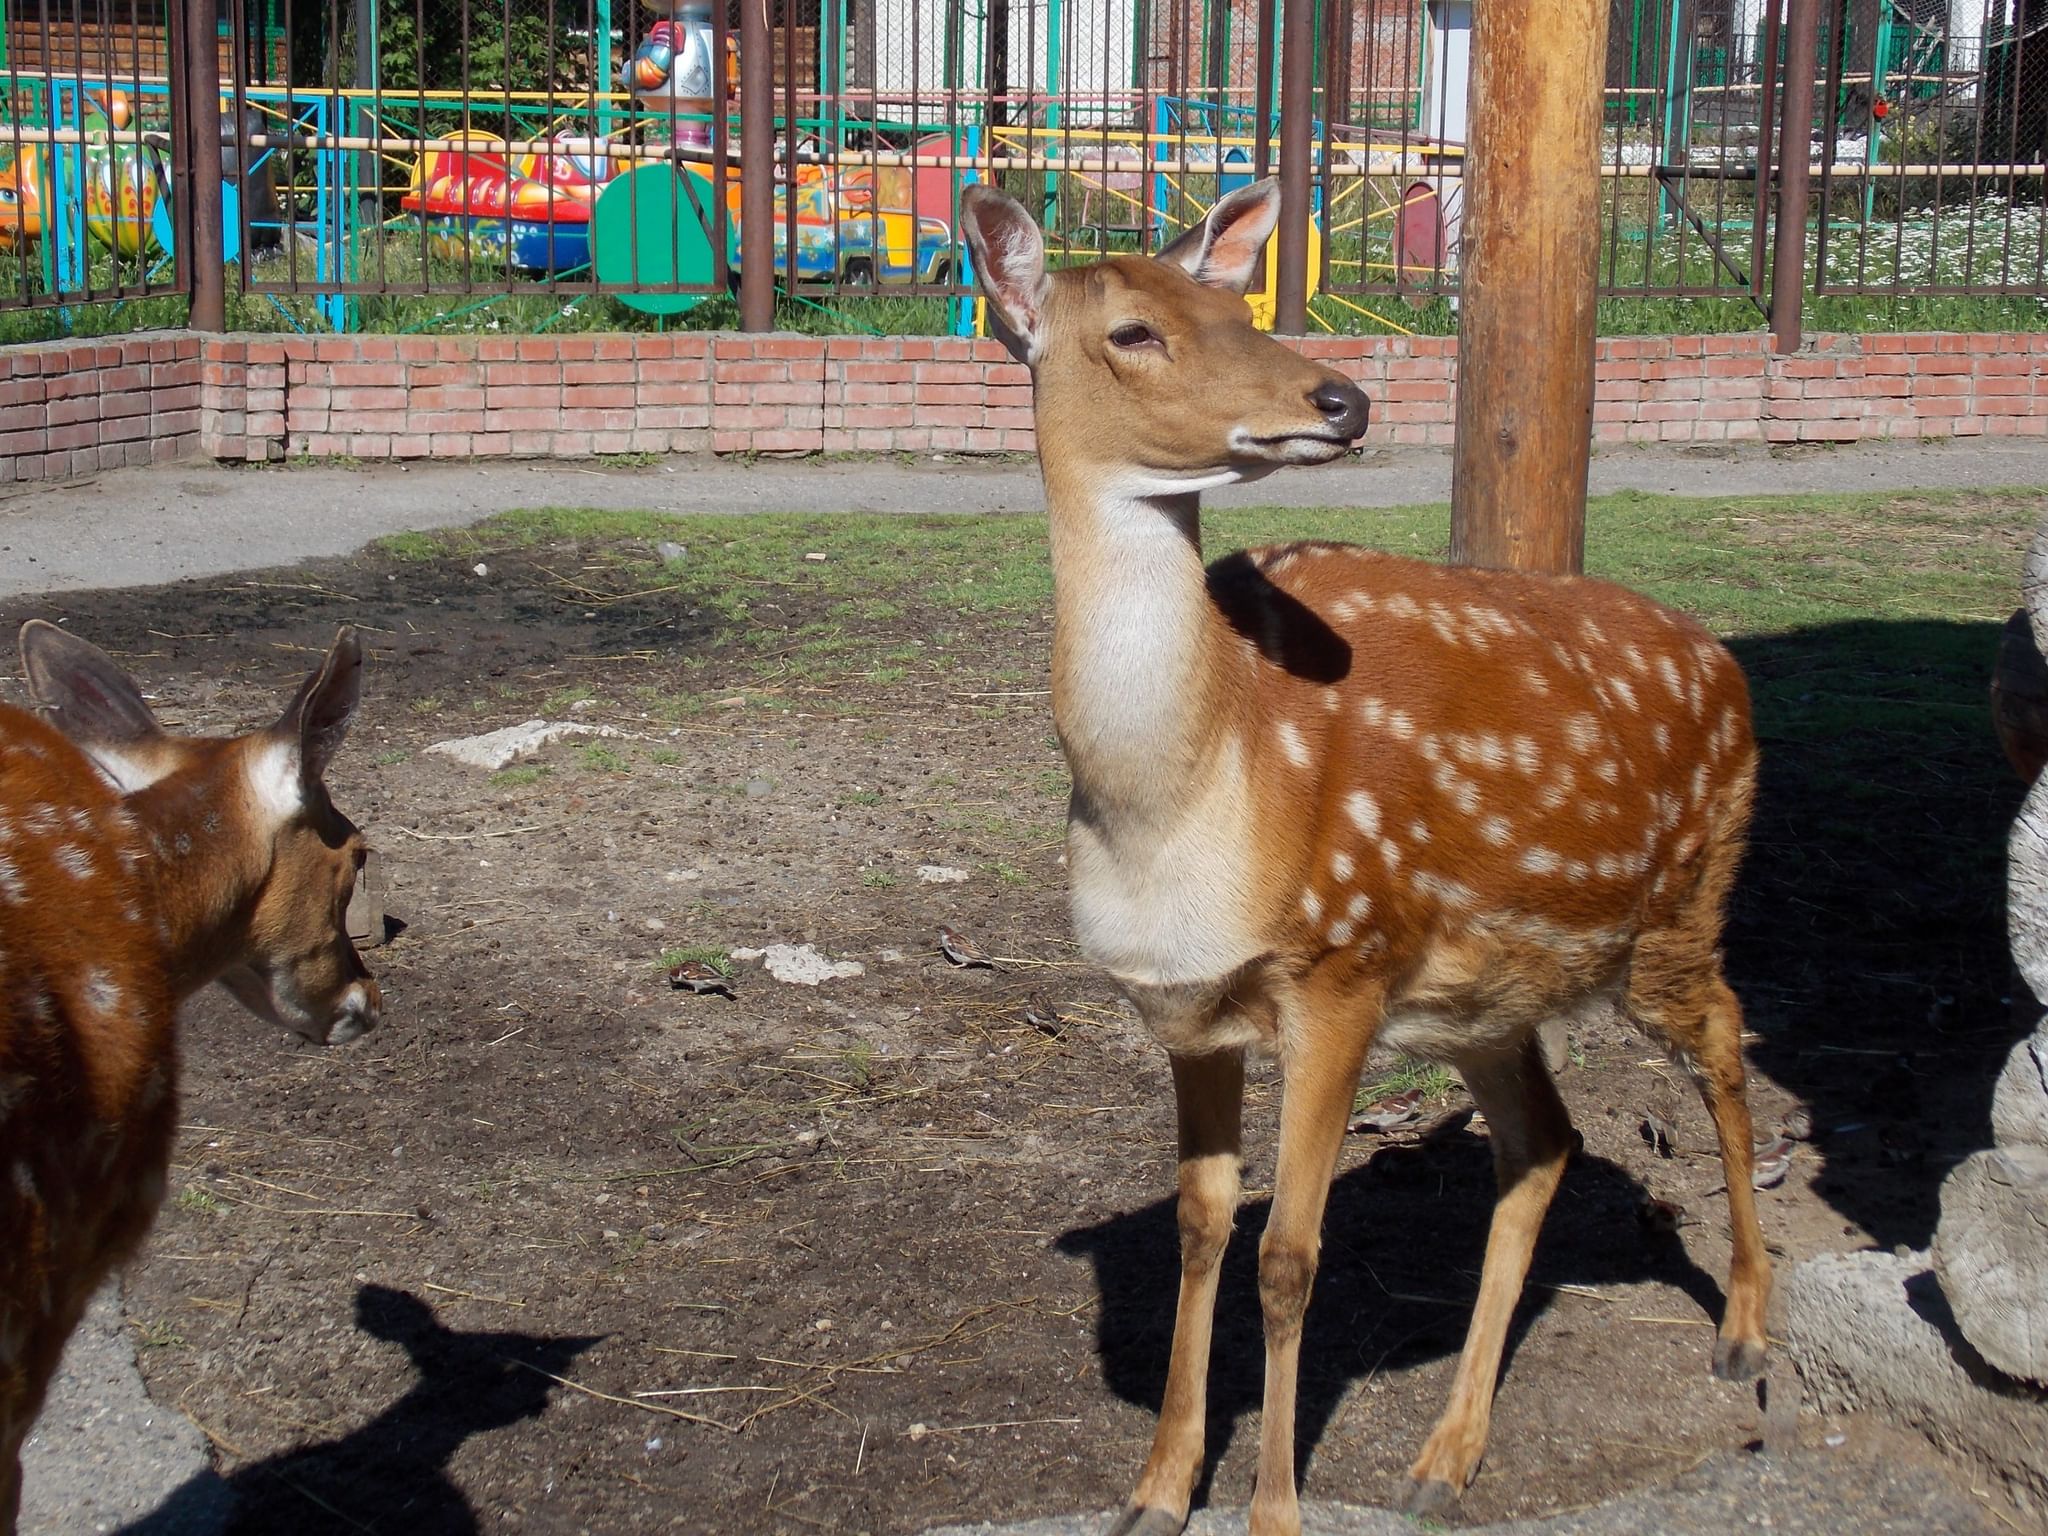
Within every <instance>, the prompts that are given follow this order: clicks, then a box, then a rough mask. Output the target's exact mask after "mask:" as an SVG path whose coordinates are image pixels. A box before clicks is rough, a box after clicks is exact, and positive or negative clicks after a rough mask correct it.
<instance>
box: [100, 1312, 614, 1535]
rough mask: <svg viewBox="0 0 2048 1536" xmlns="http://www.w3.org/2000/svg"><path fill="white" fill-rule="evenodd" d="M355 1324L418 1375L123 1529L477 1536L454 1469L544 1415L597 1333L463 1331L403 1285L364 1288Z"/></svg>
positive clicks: (197, 1481)
mask: <svg viewBox="0 0 2048 1536" xmlns="http://www.w3.org/2000/svg"><path fill="white" fill-rule="evenodd" d="M356 1326H357V1327H358V1328H359V1329H361V1330H362V1331H363V1332H364V1333H367V1334H369V1335H370V1336H371V1337H372V1338H377V1339H383V1340H385V1341H387V1342H389V1343H394V1344H398V1345H402V1346H403V1347H404V1349H405V1351H406V1353H407V1354H408V1355H410V1356H411V1357H412V1363H413V1368H414V1369H415V1370H416V1371H417V1372H418V1373H419V1380H418V1381H417V1382H415V1383H414V1385H413V1388H412V1390H411V1391H409V1392H407V1393H406V1394H405V1396H403V1397H401V1398H400V1399H398V1401H396V1402H394V1403H392V1404H391V1405H390V1406H389V1407H388V1408H386V1409H385V1410H384V1411H383V1412H382V1413H380V1414H378V1415H377V1416H376V1417H375V1418H374V1419H372V1420H370V1422H369V1423H367V1424H365V1425H363V1426H362V1427H361V1428H360V1429H357V1430H353V1431H351V1432H350V1433H348V1434H346V1435H343V1436H341V1437H340V1438H338V1439H334V1440H328V1441H322V1442H320V1443H319V1444H316V1445H309V1446H302V1447H300V1448H298V1449H296V1450H290V1451H285V1452H282V1453H281V1454H279V1455H276V1456H270V1457H266V1458H264V1459H263V1460H261V1461H255V1462H250V1463H248V1464H246V1465H244V1466H241V1467H238V1468H236V1469H235V1471H233V1472H231V1473H229V1474H228V1475H227V1476H225V1477H223V1476H221V1475H220V1474H218V1473H213V1472H208V1473H205V1474H202V1475H201V1476H199V1477H195V1478H193V1479H191V1480H190V1481H188V1482H187V1483H185V1484H184V1485H183V1486H182V1487H180V1488H179V1489H178V1490H177V1491H176V1492H175V1493H173V1494H172V1495H171V1497H170V1498H169V1499H167V1500H166V1501H165V1502H164V1504H163V1505H162V1506H161V1507H159V1508H158V1509H157V1510H155V1511H154V1512H153V1513H151V1514H149V1515H146V1516H144V1517H143V1518H142V1519H140V1520H136V1521H133V1522H131V1523H130V1524H128V1525H126V1526H124V1527H123V1528H122V1529H121V1531H120V1532H119V1533H118V1536H183V1533H184V1532H187V1531H196V1530H205V1531H215V1530H221V1529H223V1527H222V1526H220V1525H219V1523H218V1520H219V1515H218V1511H219V1509H220V1507H221V1506H222V1504H223V1503H226V1504H227V1505H228V1506H229V1508H230V1510H231V1513H230V1515H229V1517H228V1522H227V1524H226V1526H225V1528H224V1529H225V1530H226V1531H227V1532H229V1533H231V1536H259V1533H260V1536H275V1533H277V1532H280V1531H290V1532H292V1533H293V1536H328V1533H335V1536H343V1533H346V1536H360V1533H361V1532H363V1531H366V1530H380V1531H404V1532H407V1533H408V1536H475V1533H478V1532H480V1531H481V1530H482V1525H481V1523H480V1521H479V1520H478V1517H477V1514H476V1511H475V1510H474V1509H472V1508H471V1507H470V1503H469V1501H468V1500H467V1499H466V1498H464V1497H463V1495H462V1493H461V1491H460V1490H459V1489H458V1488H457V1487H456V1486H455V1483H454V1480H453V1479H452V1478H450V1477H449V1475H448V1464H449V1462H450V1460H451V1459H452V1458H453V1457H454V1455H455V1453H456V1451H457V1450H458V1449H459V1448H460V1447H461V1445H462V1444H463V1442H464V1441H466V1440H468V1439H469V1438H470V1437H471V1436H472V1435H481V1434H488V1433H489V1432H491V1431H492V1430H497V1429H504V1428H506V1427H507V1426H509V1425H512V1424H516V1423H518V1422H520V1421H521V1420H523V1419H532V1418H538V1417H539V1416H540V1415H541V1413H542V1412H543V1411H545V1409H546V1408H547V1404H548V1393H549V1391H550V1389H551V1388H552V1387H553V1386H554V1385H555V1383H554V1382H553V1381H551V1380H550V1379H549V1378H550V1377H553V1376H560V1375H561V1374H562V1373H563V1372H565V1371H566V1370H567V1369H568V1368H569V1366H570V1364H571V1363H572V1362H574V1361H575V1359H576V1357H577V1356H579V1355H581V1354H582V1353H583V1352H584V1351H585V1350H587V1349H589V1348H590V1347H591V1346H592V1345H593V1344H596V1343H597V1342H598V1339H599V1336H596V1335H592V1336H569V1337H557V1338H549V1337H542V1336H538V1335H534V1334H525V1333H464V1332H460V1331H457V1330H455V1329H452V1328H448V1327H445V1326H444V1325H443V1324H442V1323H441V1322H440V1321H439V1320H438V1319H436V1318H435V1316H434V1313H433V1310H432V1308H430V1307H428V1306H427V1304H426V1303H425V1302H423V1301H421V1300H420V1299H419V1298H418V1297H416V1296H413V1295H410V1294H408V1293H407V1292H405V1291H399V1290H393V1289H390V1288H389V1287H386V1286H381V1285H366V1286H363V1287H362V1288H361V1289H360V1290H358V1291H357V1292H356Z"/></svg>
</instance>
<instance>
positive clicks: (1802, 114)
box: [1757, 0, 1820, 352]
mask: <svg viewBox="0 0 2048 1536" xmlns="http://www.w3.org/2000/svg"><path fill="white" fill-rule="evenodd" d="M1819 29H1820V18H1819V15H1818V14H1817V7H1816V6H1815V4H1814V0H1785V30H1786V37H1785V79H1784V83H1783V85H1782V87H1781V92H1782V95H1781V97H1780V101H1781V103H1782V110H1783V115H1782V116H1781V117H1780V119H1779V123H1778V146H1779V147H1778V224H1777V230H1776V232H1775V234H1774V235H1773V236H1772V242H1771V349H1772V350H1773V351H1774V352H1797V351H1798V350H1799V341H1800V331H1801V328H1802V326H1803V323H1804V320H1805V313H1804V312H1805V308H1806V199H1807V189H1808V187H1809V186H1810V185H1811V176H1810V171H1809V168H1808V165H1807V162H1808V161H1809V160H1811V159H1812V158H1813V152H1812V144H1813V71H1814V59H1815V51H1816V47H1817V44H1818V41H1819V39H1818V36H1817V34H1818V32H1819ZM1757 195H1758V196H1759V197H1761V196H1762V195H1763V184H1762V183H1761V182H1759V183H1758V184H1757Z"/></svg>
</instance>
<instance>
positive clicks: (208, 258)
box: [185, 0, 228, 331]
mask: <svg viewBox="0 0 2048 1536" xmlns="http://www.w3.org/2000/svg"><path fill="white" fill-rule="evenodd" d="M219 29H220V3H219V0H188V3H187V4H186V10H185V69H186V75H185V115H186V120H187V124H188V126H187V128H186V134H187V138H186V145H187V147H188V149H189V150H190V152H191V155H192V191H191V199H192V201H191V204H190V206H191V210H192V226H191V233H192V261H191V265H190V267H189V268H188V270H189V271H190V272H191V274H192V286H191V290H190V291H191V294H192V312H191V319H190V322H189V323H190V325H191V327H192V329H193V330H195V331H224V330H226V329H227V328H228V309H227V304H228V300H227V292H228V278H227V257H226V255H225V254H224V248H223V246H222V244H221V241H222V239H223V237H224V235H225V233H226V231H225V229H224V227H223V224H222V217H223V214H222V208H223V203H222V198H221V168H220V44H219V42H218V40H217V34H218V32H219Z"/></svg>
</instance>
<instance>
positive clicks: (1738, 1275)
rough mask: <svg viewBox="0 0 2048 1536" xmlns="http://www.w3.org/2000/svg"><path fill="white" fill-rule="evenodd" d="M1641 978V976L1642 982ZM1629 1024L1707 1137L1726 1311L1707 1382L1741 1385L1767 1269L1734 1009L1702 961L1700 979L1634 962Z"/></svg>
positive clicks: (1716, 969) (1766, 1288)
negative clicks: (1715, 1177)
mask: <svg viewBox="0 0 2048 1536" xmlns="http://www.w3.org/2000/svg"><path fill="white" fill-rule="evenodd" d="M1646 972H1647V974H1646ZM1628 1008H1629V1013H1630V1014H1631V1016H1633V1017H1634V1018H1635V1020H1636V1021H1637V1022H1638V1023H1639V1024H1640V1025H1642V1026H1643V1027H1644V1028H1645V1029H1646V1030H1647V1031H1648V1032H1649V1033H1650V1034H1652V1035H1654V1036H1655V1037H1656V1038H1657V1039H1658V1040H1660V1041H1662V1042H1663V1043H1664V1045H1665V1046H1666V1047H1667V1048H1668V1049H1669V1050H1670V1051H1671V1052H1672V1054H1673V1055H1675V1056H1676V1057H1677V1058H1678V1060H1679V1061H1680V1062H1681V1063H1682V1064H1683V1065H1684V1066H1685V1067H1686V1068H1687V1069H1688V1070H1689V1071H1690V1072H1691V1073H1692V1077H1693V1081H1694V1082H1695V1083H1696V1084H1698V1086H1699V1090H1700V1097H1701V1099H1702V1100H1704V1101H1705V1103H1706V1106H1707V1113H1708V1114H1709V1115H1711V1116H1712V1117H1713V1121H1714V1135H1715V1138H1716V1139H1717V1140H1718V1141H1719V1142H1720V1145H1721V1167H1722V1170H1723V1172H1724V1174H1725V1176H1726V1182H1727V1185H1728V1225H1729V1237H1730V1241H1731V1247H1732V1257H1731V1258H1730V1259H1729V1263H1728V1304H1727V1308H1726V1310H1725V1311H1724V1312H1723V1313H1722V1315H1721V1328H1720V1333H1719V1336H1718V1337H1717V1338H1716V1340H1715V1344H1714V1374H1715V1375H1716V1376H1719V1377H1721V1378H1723V1379H1724V1380H1727V1381H1748V1380H1751V1379H1752V1378H1754V1377H1756V1376H1757V1375H1759V1374H1761V1373H1762V1371H1763V1366H1764V1354H1765V1344H1764V1310H1765V1308H1766V1307H1767V1306H1768V1305H1769V1302H1770V1299H1771V1261H1770V1258H1769V1256H1768V1255H1767V1254H1766V1253H1765V1251H1764V1235H1763V1228H1762V1226H1761V1225H1760V1224H1759V1223H1758V1221H1757V1214H1756V1190H1755V1188H1754V1187H1753V1186H1752V1184H1751V1183H1750V1174H1751V1164H1752V1149H1751V1145H1750V1135H1751V1132H1750V1120H1749V1100H1748V1097H1747V1094H1746V1092H1745V1074H1744V1071H1743V1065H1742V1005H1741V1004H1740V1003H1739V1002H1737V1001H1736V998H1735V993H1734V991H1733V989H1731V988H1730V987H1729V985H1728V983H1727V981H1726V979H1725V978H1724V977H1723V976H1722V975H1721V966H1720V961H1719V959H1718V958H1717V957H1713V956H1709V957H1708V959H1707V961H1706V963H1705V966H1704V967H1703V972H1702V971H1694V972H1693V973H1692V974H1690V975H1682V976H1674V975H1669V974H1660V973H1659V972H1658V970H1657V968H1656V967H1655V966H1654V965H1652V966H1648V967H1646V966H1645V965H1644V963H1643V960H1642V958H1639V959H1638V961H1637V966H1636V976H1635V978H1633V979H1632V980H1631V983H1630V986H1629V998H1628Z"/></svg>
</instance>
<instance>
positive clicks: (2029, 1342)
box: [1934, 1146, 2048, 1386]
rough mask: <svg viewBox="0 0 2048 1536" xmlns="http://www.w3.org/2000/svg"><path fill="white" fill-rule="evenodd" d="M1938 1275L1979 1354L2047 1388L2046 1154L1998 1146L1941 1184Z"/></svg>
mask: <svg viewBox="0 0 2048 1536" xmlns="http://www.w3.org/2000/svg"><path fill="white" fill-rule="evenodd" d="M1934 1271H1935V1273H1936V1274H1937V1275H1939V1276H1940V1277H1941V1289H1942V1294H1943V1295H1945V1296H1946V1297H1947V1298H1948V1300H1949V1305H1950V1306H1951V1307H1953V1308H1954V1309H1955V1316H1956V1324H1957V1326H1958V1327H1959V1328H1961V1329H1962V1332H1963V1337H1964V1338H1966V1339H1968V1340H1969V1341H1970V1342H1971V1343H1972V1344H1974V1345H1975V1346H1976V1347H1977V1352H1978V1353H1979V1354H1981V1355H1982V1356H1983V1357H1984V1358H1985V1359H1986V1360H1988V1361H1990V1362H1991V1363H1992V1364H1993V1365H1995V1366H1997V1367H1998V1369H2000V1370H2001V1371H2004V1372H2005V1373H2006V1374H2008V1375H2011V1376H2017V1377H2019V1378H2021V1379H2022V1380H2024V1381H2031V1382H2035V1383H2037V1384H2039V1385H2042V1386H2048V1150H2044V1149H2042V1148H2040V1147H2027V1146H2014V1147H2000V1148H1997V1149H1996V1150H1993V1151H1990V1152H1978V1153H1974V1154H1972V1155H1971V1156H1970V1157H1968V1158H1965V1159H1964V1160H1963V1161H1962V1162H1961V1163H1960V1164H1958V1165H1957V1167H1956V1169H1955V1171H1954V1172H1953V1173H1951V1174H1950V1175H1949V1176H1948V1178H1947V1179H1946V1180H1944V1181H1943V1183H1942V1186H1941V1220H1940V1221H1939V1223H1937V1224H1936V1226H1935V1229H1934Z"/></svg>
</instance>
